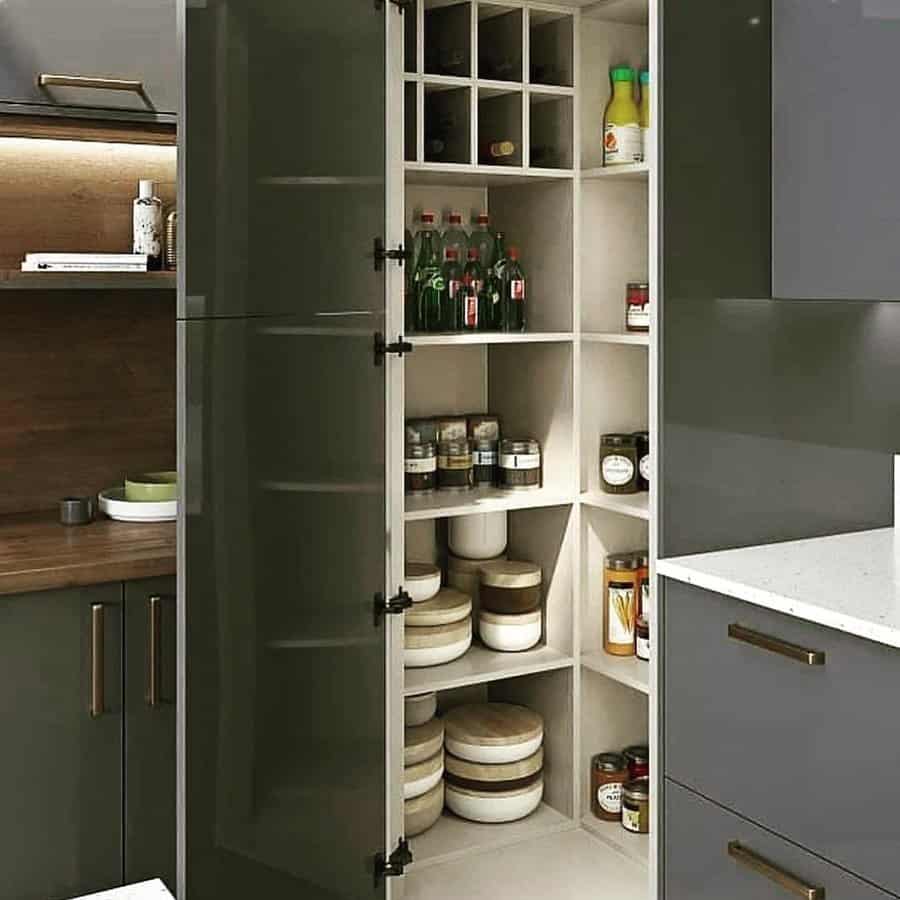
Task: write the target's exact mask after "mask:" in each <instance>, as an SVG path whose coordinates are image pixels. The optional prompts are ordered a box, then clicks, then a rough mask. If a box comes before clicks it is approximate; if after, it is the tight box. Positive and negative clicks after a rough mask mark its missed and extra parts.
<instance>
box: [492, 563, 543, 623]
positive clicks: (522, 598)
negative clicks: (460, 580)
mask: <svg viewBox="0 0 900 900" xmlns="http://www.w3.org/2000/svg"><path fill="white" fill-rule="evenodd" d="M542 581H543V572H542V570H541V567H540V566H538V565H535V564H534V563H529V562H515V561H513V560H509V561H500V562H491V563H485V564H484V565H483V566H482V567H481V588H480V590H479V597H480V602H481V607H482V609H486V610H487V611H488V612H492V613H497V614H498V615H516V614H519V613H529V612H534V611H535V610H536V609H539V608H540V605H541V599H542V596H543V594H542Z"/></svg>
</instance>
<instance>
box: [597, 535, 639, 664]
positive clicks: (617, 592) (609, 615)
mask: <svg viewBox="0 0 900 900" xmlns="http://www.w3.org/2000/svg"><path fill="white" fill-rule="evenodd" d="M638 590H639V585H638V562H637V559H636V558H635V556H634V554H633V553H616V554H613V555H611V556H608V557H607V558H606V571H605V575H604V587H603V649H604V650H606V652H607V653H609V654H611V655H612V656H634V636H635V622H636V620H637V603H638V601H637V592H638Z"/></svg>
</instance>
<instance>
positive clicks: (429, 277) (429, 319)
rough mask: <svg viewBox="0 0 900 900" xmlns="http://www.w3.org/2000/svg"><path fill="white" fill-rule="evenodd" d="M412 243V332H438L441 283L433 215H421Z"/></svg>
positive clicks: (437, 240)
mask: <svg viewBox="0 0 900 900" xmlns="http://www.w3.org/2000/svg"><path fill="white" fill-rule="evenodd" d="M416 243H417V245H418V255H417V257H416V270H415V273H414V274H413V294H414V302H415V310H414V312H413V318H414V323H415V330H416V331H440V330H441V295H442V294H443V292H444V282H443V278H442V277H441V251H440V239H439V237H438V234H437V231H436V230H435V228H434V213H422V228H421V230H420V231H419V233H418V234H417V235H416Z"/></svg>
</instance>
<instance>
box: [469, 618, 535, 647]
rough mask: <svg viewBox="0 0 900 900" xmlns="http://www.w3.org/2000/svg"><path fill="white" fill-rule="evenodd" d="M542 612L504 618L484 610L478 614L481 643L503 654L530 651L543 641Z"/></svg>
mask: <svg viewBox="0 0 900 900" xmlns="http://www.w3.org/2000/svg"><path fill="white" fill-rule="evenodd" d="M542 618H543V617H542V616H541V611H540V610H539V609H538V610H535V612H527V613H519V614H518V615H512V616H504V615H498V614H497V613H492V612H488V610H486V609H482V610H481V612H480V613H479V614H478V634H479V635H480V636H481V642H482V643H483V644H484V645H485V646H486V647H490V648H491V650H499V651H500V652H501V653H518V652H520V651H522V650H530V649H531V648H532V647H534V646H535V645H536V644H537V643H539V642H540V640H541V634H542V632H543V622H542Z"/></svg>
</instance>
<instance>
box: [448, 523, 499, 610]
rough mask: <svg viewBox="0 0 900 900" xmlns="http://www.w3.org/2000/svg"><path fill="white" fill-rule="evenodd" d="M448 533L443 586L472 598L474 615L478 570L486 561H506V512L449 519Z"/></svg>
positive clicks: (477, 601)
mask: <svg viewBox="0 0 900 900" xmlns="http://www.w3.org/2000/svg"><path fill="white" fill-rule="evenodd" d="M448 532H449V534H448V537H449V544H450V558H449V560H448V561H447V583H448V584H449V585H450V586H451V587H454V588H456V589H457V590H460V591H462V592H463V593H464V594H468V595H469V596H470V597H471V598H472V606H473V609H474V611H475V615H476V616H477V613H478V609H479V600H478V591H479V588H480V585H481V567H482V566H483V565H484V564H485V563H487V562H495V561H498V560H503V559H506V542H507V532H508V525H507V517H506V512H493V513H476V514H475V515H471V516H459V517H457V518H453V519H450V524H449V527H448Z"/></svg>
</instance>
